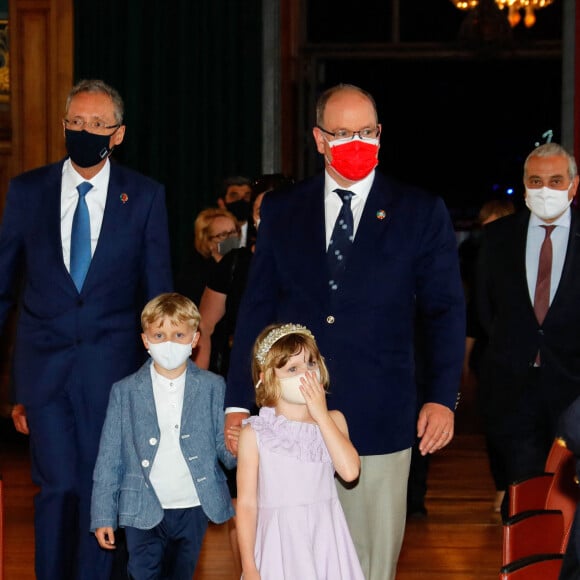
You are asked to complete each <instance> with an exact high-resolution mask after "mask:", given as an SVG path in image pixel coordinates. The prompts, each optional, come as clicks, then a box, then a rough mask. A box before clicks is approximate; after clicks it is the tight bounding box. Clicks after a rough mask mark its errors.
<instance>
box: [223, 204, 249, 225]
mask: <svg viewBox="0 0 580 580" xmlns="http://www.w3.org/2000/svg"><path fill="white" fill-rule="evenodd" d="M226 209H227V210H228V211H229V212H231V213H233V214H234V216H235V218H236V219H237V220H238V221H239V222H247V221H248V220H249V219H250V214H251V212H252V208H251V206H250V202H249V201H246V200H245V199H238V201H233V202H232V203H226Z"/></svg>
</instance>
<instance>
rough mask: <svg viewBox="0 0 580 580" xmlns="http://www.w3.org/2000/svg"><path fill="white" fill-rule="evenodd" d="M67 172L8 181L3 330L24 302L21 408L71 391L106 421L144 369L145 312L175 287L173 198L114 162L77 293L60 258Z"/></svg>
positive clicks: (47, 170)
mask: <svg viewBox="0 0 580 580" xmlns="http://www.w3.org/2000/svg"><path fill="white" fill-rule="evenodd" d="M62 166H63V162H62V161H61V162H59V163H55V164H52V165H48V166H45V167H41V168H38V169H35V170H32V171H29V172H27V173H24V174H22V175H19V176H18V177H16V178H14V179H12V180H11V182H10V188H9V191H8V196H7V201H6V207H5V210H4V217H3V222H2V227H1V229H0V327H1V326H2V325H3V324H4V322H5V320H6V317H7V315H8V312H9V310H10V308H11V306H12V305H13V303H14V301H15V300H16V295H17V294H19V295H20V303H19V316H18V324H17V334H16V341H15V347H14V363H13V376H14V383H15V400H16V401H17V402H19V403H24V405H26V406H27V407H31V406H34V405H38V406H41V405H43V404H44V403H46V402H47V401H48V400H50V399H51V398H52V397H54V395H55V394H56V393H57V392H59V391H60V390H61V389H66V388H67V387H70V386H71V384H73V385H75V388H82V389H84V391H85V393H86V395H87V397H89V399H88V402H89V404H92V403H94V404H95V405H96V406H95V408H96V409H103V412H104V409H105V408H106V404H107V398H108V394H109V391H110V388H111V385H112V384H113V382H115V381H116V380H118V379H120V378H121V377H123V376H126V375H128V374H129V373H131V372H134V371H135V369H136V368H138V367H139V366H140V364H141V363H142V361H143V348H142V345H140V344H139V343H140V340H139V329H140V321H139V318H140V311H141V308H142V307H143V305H144V304H145V302H146V301H147V300H149V299H151V298H152V297H154V296H156V295H157V294H159V293H161V292H166V291H169V290H171V288H172V278H171V262H170V253H169V236H168V228H167V214H166V210H165V191H164V188H163V186H162V185H160V184H159V183H156V182H155V181H153V180H152V179H149V178H147V177H145V176H143V175H140V174H139V173H136V172H134V171H131V170H129V169H126V168H124V167H121V166H119V165H116V164H114V163H111V173H110V179H109V188H108V192H107V201H106V205H105V210H104V215H103V223H102V228H101V232H100V235H99V240H98V244H97V247H96V250H95V253H94V256H93V259H92V261H91V265H90V268H89V271H88V274H87V277H86V280H85V283H84V286H83V288H82V292H81V293H80V294H79V292H78V291H77V289H76V287H75V285H74V283H73V281H72V278H71V277H70V275H69V273H68V271H67V269H66V267H65V264H64V260H63V255H62V242H61V234H60V227H61V226H60V208H61V202H60V197H61V181H62ZM19 273H21V274H22V278H21V279H20V278H19V277H18V274H19Z"/></svg>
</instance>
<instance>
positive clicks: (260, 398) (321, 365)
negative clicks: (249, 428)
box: [252, 324, 330, 407]
mask: <svg viewBox="0 0 580 580" xmlns="http://www.w3.org/2000/svg"><path fill="white" fill-rule="evenodd" d="M283 326H284V324H270V325H269V326H267V327H266V328H265V329H264V330H263V331H262V332H261V333H260V335H259V336H258V338H257V339H256V342H255V343H254V349H253V352H252V378H253V380H254V384H255V385H258V382H259V381H260V374H261V373H264V375H263V378H262V380H261V382H260V384H259V386H258V387H257V389H256V404H257V405H258V407H273V406H274V405H276V403H277V402H278V399H279V398H280V383H279V382H278V378H277V377H276V369H280V368H282V367H283V366H284V365H285V364H286V363H287V362H288V360H289V359H290V357H292V356H294V355H295V354H298V353H300V352H302V351H303V350H307V351H308V352H309V353H310V354H311V357H312V358H311V360H313V361H315V362H316V363H317V364H318V369H319V371H320V382H321V383H322V385H323V386H324V388H325V390H328V385H329V383H330V377H329V375H328V369H327V368H326V364H325V362H324V357H323V356H322V354H321V353H320V350H319V349H318V345H317V344H316V340H315V339H314V337H313V336H312V334H310V332H308V334H304V333H303V332H300V331H299V330H297V331H296V332H290V333H288V334H284V335H283V336H282V337H281V338H279V339H278V340H276V342H274V343H273V344H272V346H271V347H270V348H269V350H268V351H267V352H266V353H264V352H263V350H262V353H261V355H260V356H258V351H259V350H261V347H262V343H263V341H264V339H265V338H266V337H267V336H268V334H270V333H271V332H272V331H273V330H276V329H278V328H281V327H283ZM262 355H263V356H262ZM260 361H263V362H260Z"/></svg>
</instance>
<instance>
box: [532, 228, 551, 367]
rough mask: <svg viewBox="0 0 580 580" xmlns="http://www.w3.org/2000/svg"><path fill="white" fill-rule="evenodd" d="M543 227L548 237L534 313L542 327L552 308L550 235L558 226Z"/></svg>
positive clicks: (539, 265)
mask: <svg viewBox="0 0 580 580" xmlns="http://www.w3.org/2000/svg"><path fill="white" fill-rule="evenodd" d="M542 227H543V228H544V229H545V230H546V236H545V238H544V241H543V242H542V247H541V249H540V262H539V264H538V278H537V279H536V291H535V292H534V312H535V314H536V319H537V321H538V324H539V325H540V326H542V324H543V322H544V319H545V318H546V314H547V313H548V308H549V307H550V278H551V276H552V240H551V239H550V234H551V233H552V231H553V229H554V228H555V227H556V226H542ZM535 364H536V366H540V351H538V354H537V355H536V361H535Z"/></svg>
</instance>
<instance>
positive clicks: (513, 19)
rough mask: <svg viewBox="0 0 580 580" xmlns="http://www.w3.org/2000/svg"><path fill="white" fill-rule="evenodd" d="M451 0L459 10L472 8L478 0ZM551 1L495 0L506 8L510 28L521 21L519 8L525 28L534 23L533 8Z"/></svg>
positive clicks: (538, 7)
mask: <svg viewBox="0 0 580 580" xmlns="http://www.w3.org/2000/svg"><path fill="white" fill-rule="evenodd" d="M451 2H453V4H454V5H455V7H456V8H459V10H473V9H474V8H475V7H476V6H477V5H478V4H479V0H451ZM552 2H554V0H495V3H496V4H497V5H498V7H499V8H500V9H501V10H503V9H504V8H507V9H508V21H509V23H510V26H511V27H512V28H513V27H514V26H517V25H518V24H519V22H520V21H521V19H522V16H521V13H520V11H521V10H524V11H525V16H524V24H525V25H526V27H527V28H531V27H532V26H533V25H534V24H535V23H536V15H535V14H534V10H539V9H540V8H545V7H546V6H549V5H550V4H552Z"/></svg>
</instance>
